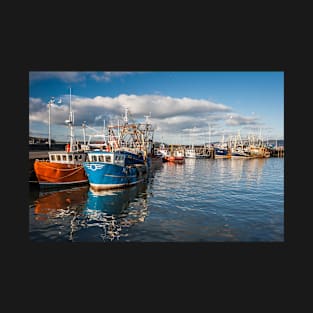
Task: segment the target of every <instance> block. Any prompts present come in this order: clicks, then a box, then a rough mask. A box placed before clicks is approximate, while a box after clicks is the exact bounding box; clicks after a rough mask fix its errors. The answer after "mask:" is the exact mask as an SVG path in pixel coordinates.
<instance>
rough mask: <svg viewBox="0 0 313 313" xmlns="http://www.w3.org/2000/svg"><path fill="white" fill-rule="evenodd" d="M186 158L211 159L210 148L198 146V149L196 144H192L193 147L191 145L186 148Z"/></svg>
mask: <svg viewBox="0 0 313 313" xmlns="http://www.w3.org/2000/svg"><path fill="white" fill-rule="evenodd" d="M185 158H187V159H209V158H210V150H209V149H208V148H206V147H205V146H204V147H202V148H201V149H199V148H198V151H196V148H195V147H194V145H192V146H191V147H190V146H189V147H188V148H187V149H185Z"/></svg>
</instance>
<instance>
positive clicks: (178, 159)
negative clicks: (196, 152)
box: [166, 156, 184, 162]
mask: <svg viewBox="0 0 313 313" xmlns="http://www.w3.org/2000/svg"><path fill="white" fill-rule="evenodd" d="M166 160H167V161H168V162H184V157H175V156H168V157H166Z"/></svg>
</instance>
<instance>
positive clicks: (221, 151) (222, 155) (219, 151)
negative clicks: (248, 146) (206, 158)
mask: <svg viewBox="0 0 313 313" xmlns="http://www.w3.org/2000/svg"><path fill="white" fill-rule="evenodd" d="M231 156H232V155H231V149H230V147H229V145H228V144H227V142H224V135H223V138H222V142H220V143H218V144H215V145H214V157H215V159H229V158H231Z"/></svg>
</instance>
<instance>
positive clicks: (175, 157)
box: [165, 145, 185, 163]
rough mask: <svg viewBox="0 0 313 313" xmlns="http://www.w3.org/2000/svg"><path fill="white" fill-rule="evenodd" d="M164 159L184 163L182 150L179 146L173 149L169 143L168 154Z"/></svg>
mask: <svg viewBox="0 0 313 313" xmlns="http://www.w3.org/2000/svg"><path fill="white" fill-rule="evenodd" d="M165 159H166V161H167V162H175V163H184V162H185V154H184V150H183V149H182V148H181V147H178V148H175V149H173V145H171V148H170V151H169V154H167V155H166V156H165Z"/></svg>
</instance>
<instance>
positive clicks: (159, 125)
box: [29, 94, 259, 142]
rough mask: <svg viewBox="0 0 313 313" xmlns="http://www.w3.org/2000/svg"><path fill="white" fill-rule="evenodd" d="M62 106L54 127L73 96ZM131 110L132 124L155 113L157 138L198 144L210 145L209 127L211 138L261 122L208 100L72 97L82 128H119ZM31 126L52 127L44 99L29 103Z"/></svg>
mask: <svg viewBox="0 0 313 313" xmlns="http://www.w3.org/2000/svg"><path fill="white" fill-rule="evenodd" d="M62 99H63V101H62V104H61V105H60V104H57V103H55V104H54V105H52V107H51V123H52V124H53V125H62V126H63V127H64V125H65V120H66V119H67V118H68V114H69V96H68V95H64V96H62ZM125 107H127V108H128V109H129V120H130V121H132V118H133V119H134V120H135V121H143V120H144V116H145V115H149V113H150V112H151V122H152V124H153V126H154V128H155V129H156V133H155V138H161V137H162V136H163V137H164V138H166V137H167V136H169V135H171V136H172V137H173V138H174V137H175V136H179V137H181V140H184V139H186V138H187V136H190V134H191V133H192V134H193V137H194V138H195V139H197V140H198V141H201V142H204V141H205V140H206V141H207V137H208V133H209V126H211V135H212V136H214V135H216V136H217V135H219V134H221V133H222V132H223V131H224V129H225V127H226V126H230V127H231V128H234V129H235V127H237V126H242V125H245V126H251V127H253V126H256V125H259V122H258V118H257V117H256V116H253V117H245V116H241V115H239V114H237V113H235V112H233V111H232V109H231V108H230V107H228V106H226V105H223V104H219V103H214V102H212V101H209V100H204V99H200V100H199V99H192V98H187V97H183V98H174V97H169V96H161V95H155V94H153V95H134V94H132V95H127V94H120V95H119V96H117V97H114V98H112V97H102V96H97V97H94V98H83V97H77V96H75V95H72V110H73V111H74V115H75V125H76V126H81V125H82V123H83V122H84V121H86V123H87V125H88V126H91V127H96V126H99V127H102V126H103V121H104V120H105V125H109V124H110V123H113V124H116V123H117V120H118V119H120V120H121V119H122V116H123V115H124V109H125ZM29 108H30V112H29V120H30V122H34V121H38V122H39V121H40V122H42V123H44V124H47V123H48V104H47V103H44V102H43V101H42V100H41V99H38V98H30V99H29Z"/></svg>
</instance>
